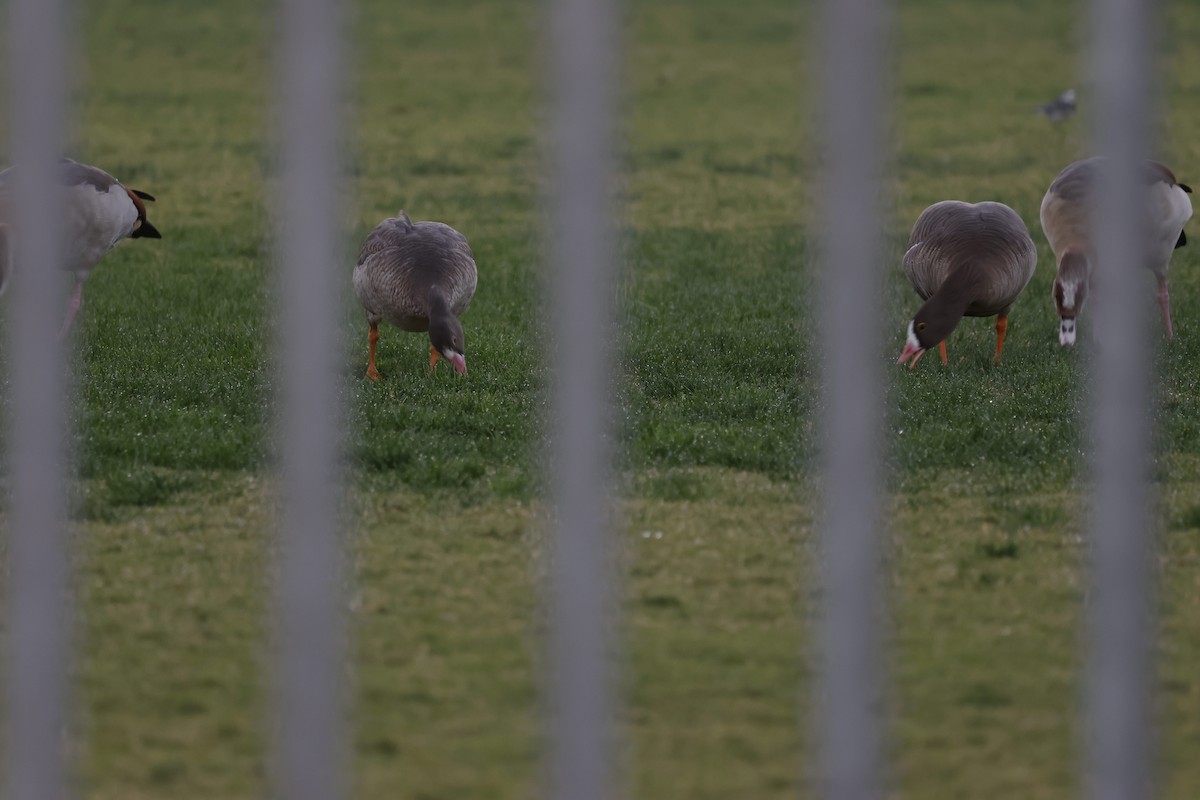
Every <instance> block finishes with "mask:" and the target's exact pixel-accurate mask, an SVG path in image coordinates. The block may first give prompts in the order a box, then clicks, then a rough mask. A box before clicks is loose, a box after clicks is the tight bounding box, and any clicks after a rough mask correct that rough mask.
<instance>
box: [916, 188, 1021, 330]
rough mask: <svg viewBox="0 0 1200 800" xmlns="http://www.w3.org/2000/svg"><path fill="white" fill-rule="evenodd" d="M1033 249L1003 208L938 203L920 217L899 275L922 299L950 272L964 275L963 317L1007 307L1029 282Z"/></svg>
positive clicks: (1016, 218)
mask: <svg viewBox="0 0 1200 800" xmlns="http://www.w3.org/2000/svg"><path fill="white" fill-rule="evenodd" d="M1036 267H1037V248H1036V247H1034V244H1033V239H1032V238H1031V237H1030V235H1029V229H1028V228H1027V227H1026V226H1025V223H1024V222H1023V221H1022V220H1021V218H1020V216H1018V215H1017V213H1016V212H1015V211H1013V210H1012V209H1011V208H1009V207H1008V206H1006V205H1004V204H1003V203H993V202H983V203H964V202H961V201H958V200H943V201H942V202H940V203H935V204H934V205H932V206H930V207H929V208H927V209H925V211H923V212H922V213H921V216H920V217H918V218H917V222H916V224H915V225H913V230H912V233H911V234H910V235H909V239H908V251H907V252H906V253H905V254H904V274H905V275H907V276H908V280H909V282H910V283H912V285H913V288H914V289H916V291H917V294H919V295H920V296H921V299H922V300H928V299H929V298H930V297H931V296H933V295H934V294H936V293H937V291H938V290H939V289H940V288H941V287H942V284H944V283H945V282H946V279H947V278H948V277H950V275H951V274H952V273H959V272H969V273H970V275H969V277H971V278H972V280H970V281H969V284H970V287H971V297H970V302H969V304H968V305H967V308H966V312H965V313H966V315H967V316H975V317H986V316H992V315H994V314H998V313H1000V312H1002V311H1004V310H1005V309H1006V308H1008V307H1009V306H1010V305H1012V302H1013V301H1014V300H1015V299H1016V298H1017V295H1019V294H1020V293H1021V291H1022V290H1023V289H1024V288H1025V286H1026V285H1027V284H1028V283H1029V281H1030V279H1031V278H1032V277H1033V273H1034V270H1035V269H1036Z"/></svg>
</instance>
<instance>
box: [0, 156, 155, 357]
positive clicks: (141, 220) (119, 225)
mask: <svg viewBox="0 0 1200 800" xmlns="http://www.w3.org/2000/svg"><path fill="white" fill-rule="evenodd" d="M58 168H59V179H60V181H61V182H62V185H63V186H65V187H66V193H65V195H64V197H63V203H64V208H63V223H64V225H63V229H64V236H63V242H64V246H65V252H64V253H63V268H64V269H67V270H70V271H71V272H73V273H75V288H74V289H73V290H72V291H71V297H70V299H69V300H68V301H67V313H66V317H65V318H64V319H63V323H62V328H61V329H60V330H59V332H58V338H60V339H61V338H63V337H64V336H66V335H67V332H68V331H69V330H70V329H71V323H72V322H74V320H75V315H76V314H78V313H79V309H80V308H82V307H83V282H84V281H85V280H87V276H88V274H89V273H90V272H91V271H92V269H94V268H95V266H96V265H97V264H98V263H100V259H102V258H104V256H106V255H108V252H109V251H110V250H112V249H113V248H114V247H116V246H117V244H118V243H119V242H120V241H121V240H122V239H141V238H145V239H161V238H162V234H160V233H159V232H158V229H157V228H155V227H154V226H153V225H151V224H150V221H149V220H148V219H146V205H145V203H144V202H142V201H144V200H154V198H153V197H152V196H151V195H148V194H146V193H145V192H142V191H138V190H137V189H130V188H128V187H126V186H125V185H123V184H122V183H121V182H120V181H118V180H117V179H116V178H114V177H113V176H112V175H109V174H108V173H107V172H105V171H104V170H102V169H100V168H99V167H93V166H90V165H88V164H80V163H79V162H78V161H72V160H71V159H69V158H64V159H63V160H62V161H60V162H59V165H58ZM12 169H13V168H12V167H9V168H8V169H6V170H4V171H3V172H0V193H2V194H7V192H8V190H9V189H10V183H11V177H12ZM7 277H8V269H7V268H4V269H0V291H2V290H3V282H4V281H6V279H7Z"/></svg>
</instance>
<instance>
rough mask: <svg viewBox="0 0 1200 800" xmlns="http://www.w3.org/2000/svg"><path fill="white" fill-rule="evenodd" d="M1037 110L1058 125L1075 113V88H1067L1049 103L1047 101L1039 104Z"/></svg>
mask: <svg viewBox="0 0 1200 800" xmlns="http://www.w3.org/2000/svg"><path fill="white" fill-rule="evenodd" d="M1035 110H1036V111H1037V113H1038V114H1041V115H1042V116H1043V117H1045V118H1046V119H1048V120H1050V121H1051V122H1053V123H1054V124H1055V125H1057V124H1058V123H1060V122H1062V121H1063V120H1065V119H1066V118H1067V117H1069V116H1071V115H1072V114H1074V113H1075V90H1074V89H1067V90H1066V91H1065V92H1063V93H1062V94H1060V95H1059V96H1058V97H1056V98H1054V99H1053V100H1051V101H1050V102H1049V103H1046V104H1045V105H1044V106H1038V107H1037V108H1036V109H1035Z"/></svg>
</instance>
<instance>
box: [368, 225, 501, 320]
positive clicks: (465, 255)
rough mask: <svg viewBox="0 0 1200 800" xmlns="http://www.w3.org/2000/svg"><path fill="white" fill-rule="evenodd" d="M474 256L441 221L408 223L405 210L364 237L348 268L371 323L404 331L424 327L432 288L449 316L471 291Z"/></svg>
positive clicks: (462, 307) (460, 309) (456, 313)
mask: <svg viewBox="0 0 1200 800" xmlns="http://www.w3.org/2000/svg"><path fill="white" fill-rule="evenodd" d="M476 279H477V276H476V269H475V258H474V256H473V254H472V253H471V248H470V246H469V245H468V244H467V239H466V237H465V236H463V235H462V234H461V233H459V232H458V231H456V230H454V228H451V227H450V226H449V225H446V224H444V223H441V222H415V223H414V222H413V221H412V220H411V219H409V216H408V214H407V213H405V212H403V211H401V212H400V216H399V217H393V218H390V219H385V220H384V221H383V222H381V223H379V225H377V226H376V227H375V229H374V230H372V231H371V233H370V234H369V235H368V236H367V240H366V241H365V242H364V243H363V246H362V248H361V249H360V250H359V253H358V262H357V264H356V266H355V268H354V291H355V294H356V295H357V296H358V300H359V302H360V303H362V306H363V308H365V309H366V311H367V316H368V317H369V318H370V319H371V321H372V323H375V322H378V321H379V320H381V319H382V320H386V321H387V322H389V323H391V324H392V325H395V326H397V327H399V328H401V329H403V330H407V331H425V330H428V329H429V293H430V291H431V290H432V289H434V288H435V287H436V288H438V289H440V290H441V292H442V294H443V296H444V297H445V298H446V304H447V306H448V307H449V308H450V312H451V313H452V314H453V315H454V316H456V317H457V316H459V315H461V314H462V313H463V312H464V311H466V310H467V307H468V306H469V305H470V303H471V298H472V297H473V296H474V295H475V284H476Z"/></svg>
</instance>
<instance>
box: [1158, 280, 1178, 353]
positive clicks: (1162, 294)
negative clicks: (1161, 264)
mask: <svg viewBox="0 0 1200 800" xmlns="http://www.w3.org/2000/svg"><path fill="white" fill-rule="evenodd" d="M1158 307H1159V308H1161V309H1162V315H1163V324H1164V325H1166V326H1167V338H1168V339H1174V338H1175V329H1174V328H1172V327H1171V293H1170V292H1168V291H1167V279H1166V278H1165V277H1164V278H1159V279H1158Z"/></svg>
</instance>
